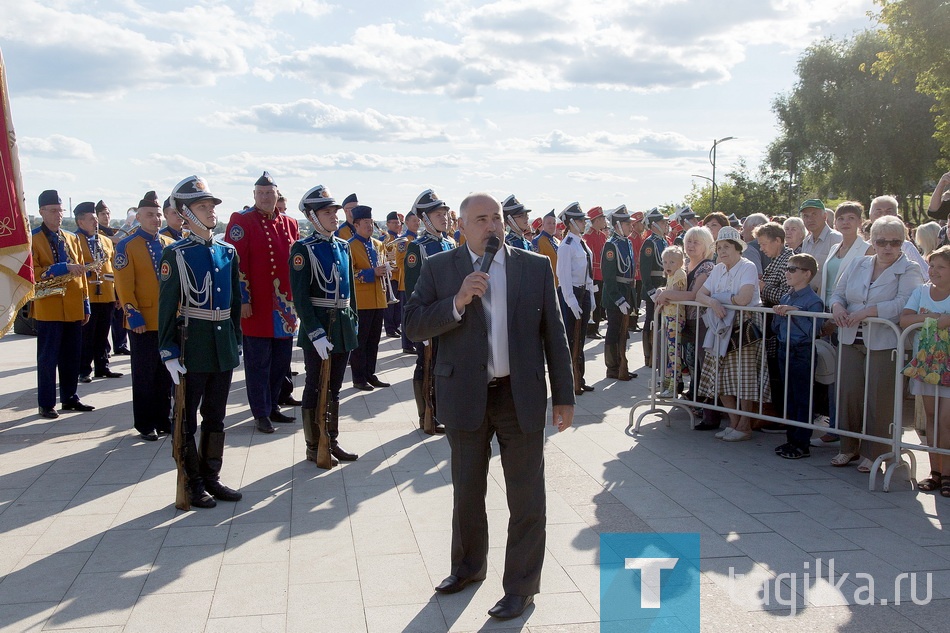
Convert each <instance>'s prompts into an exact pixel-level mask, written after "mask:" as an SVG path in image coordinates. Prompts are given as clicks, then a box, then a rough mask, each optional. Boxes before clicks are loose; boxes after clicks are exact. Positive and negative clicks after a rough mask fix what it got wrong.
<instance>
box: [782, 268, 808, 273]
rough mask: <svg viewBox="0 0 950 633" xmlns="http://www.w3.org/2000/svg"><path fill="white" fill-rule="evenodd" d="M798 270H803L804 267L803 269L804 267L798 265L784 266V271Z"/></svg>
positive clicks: (793, 271)
mask: <svg viewBox="0 0 950 633" xmlns="http://www.w3.org/2000/svg"><path fill="white" fill-rule="evenodd" d="M800 270H805V269H804V268H801V267H799V266H786V267H785V272H787V273H797V272H798V271H800Z"/></svg>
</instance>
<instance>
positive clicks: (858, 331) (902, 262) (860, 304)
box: [831, 216, 923, 472]
mask: <svg viewBox="0 0 950 633" xmlns="http://www.w3.org/2000/svg"><path fill="white" fill-rule="evenodd" d="M905 239H907V229H906V228H905V227H904V223H903V222H902V221H901V220H900V218H897V217H894V216H884V217H881V218H878V219H877V220H875V221H874V224H872V225H871V244H872V245H873V246H874V249H875V251H876V254H875V255H873V256H867V257H862V258H860V259H858V260H857V261H855V262H854V264H853V265H851V267H850V268H848V269H847V270H845V271H844V273H842V275H841V277H840V278H839V279H838V283H837V285H836V286H835V291H834V293H833V294H832V296H831V313H832V315H834V321H835V324H836V325H837V326H838V328H839V330H838V338H839V340H840V341H841V348H840V349H841V358H840V365H841V366H842V367H846V368H847V371H842V372H840V379H841V384H840V385H839V396H840V400H839V402H838V428H839V429H841V430H843V431H854V432H860V431H862V420H864V419H865V418H864V414H865V407H864V398H865V381H866V382H867V396H868V403H867V418H866V426H865V427H864V432H865V433H866V434H868V435H873V436H877V437H882V438H886V437H888V436H889V431H888V427H889V425H890V423H891V422H892V419H893V415H892V414H893V411H894V375H895V371H896V361H895V360H893V359H892V354H893V350H894V348H895V347H896V345H897V336H896V334H895V330H893V329H891V328H889V327H887V326H885V325H883V324H875V323H870V324H863V325H862V321H863V320H864V319H867V318H869V317H878V318H881V319H887V320H889V321H892V322H894V324H895V325H896V324H897V323H898V322H899V320H900V314H901V310H903V309H904V306H905V305H906V304H907V300H908V299H909V298H910V295H911V293H913V292H914V289H916V288H917V287H918V286H920V285H921V284H922V283H923V276H922V275H921V272H920V266H918V265H917V263H916V262H912V261H910V260H908V259H907V257H906V256H905V255H904V254H903V253H902V252H901V246H902V245H903V243H904V240H905ZM852 248H853V247H852ZM885 452H887V445H885V444H881V443H878V442H863V443H862V442H860V440H858V439H855V438H850V437H844V436H842V437H841V452H840V453H839V454H838V455H836V456H835V457H834V459H832V460H831V465H832V466H846V465H848V464H849V463H850V462H852V461H854V460H856V459H858V457H863V458H864V461H862V462H861V464H860V465H859V466H858V470H859V471H861V472H870V467H871V464H872V462H873V461H874V460H875V459H876V458H877V457H878V456H879V455H881V454H883V453H885Z"/></svg>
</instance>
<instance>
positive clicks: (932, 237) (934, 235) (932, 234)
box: [914, 222, 940, 258]
mask: <svg viewBox="0 0 950 633" xmlns="http://www.w3.org/2000/svg"><path fill="white" fill-rule="evenodd" d="M939 236H940V225H939V224H937V223H936V222H928V223H927V224H921V225H920V226H918V227H917V231H916V234H915V235H914V242H915V243H916V244H917V248H919V249H920V254H921V255H923V256H924V257H925V258H927V257H929V256H930V254H931V253H932V252H934V250H935V249H936V248H937V241H938V238H939Z"/></svg>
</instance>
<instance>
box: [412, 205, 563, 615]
mask: <svg viewBox="0 0 950 633" xmlns="http://www.w3.org/2000/svg"><path fill="white" fill-rule="evenodd" d="M459 211H460V213H461V216H460V220H459V224H460V227H461V231H462V233H463V234H464V235H465V245H464V246H462V247H459V248H456V249H454V250H451V251H446V252H444V253H438V254H436V255H432V256H431V257H429V258H428V259H426V261H425V264H424V266H423V268H422V272H421V276H420V278H419V281H418V282H417V283H416V286H415V290H414V292H413V293H412V296H411V297H410V298H409V302H408V304H407V305H406V312H405V319H404V326H405V329H406V332H407V333H408V335H409V338H410V339H412V340H414V341H424V340H426V339H429V338H433V337H436V336H437V337H439V352H438V355H437V357H436V359H435V364H434V367H433V374H434V376H435V381H436V382H435V393H436V399H437V402H436V409H437V410H438V411H439V420H440V421H441V422H442V423H443V424H444V425H445V428H446V436H447V437H448V439H449V445H450V447H451V454H452V485H453V488H454V508H453V511H452V569H451V574H450V575H449V576H448V577H447V578H446V579H445V580H444V581H443V582H442V584H440V585H439V586H438V587H436V591H438V592H440V593H455V592H457V591H461V590H462V589H464V588H465V587H466V586H467V585H469V584H471V583H474V582H479V581H481V580H484V579H485V573H486V571H487V569H488V562H487V556H488V519H487V515H486V513H485V493H486V489H487V478H488V461H489V458H490V457H491V440H492V436H493V435H497V436H498V444H499V446H500V447H501V463H502V467H503V468H504V473H505V484H506V488H507V491H508V507H509V509H510V511H511V518H510V520H509V522H508V547H507V552H506V556H505V571H504V577H503V586H504V589H505V596H504V597H503V598H502V599H501V600H499V601H498V604H496V605H495V606H494V607H492V609H491V610H489V612H488V613H489V615H491V616H493V617H495V618H499V619H509V618H514V617H517V616H519V615H521V614H522V613H523V612H524V610H525V609H526V608H527V607H528V605H530V604H531V603H532V602H533V601H534V595H535V594H536V593H538V591H539V590H540V579H541V564H542V562H543V560H544V542H545V496H544V453H543V450H544V416H545V410H546V408H547V389H546V385H545V378H544V374H545V371H544V365H545V362H547V368H548V377H549V379H550V381H551V392H552V403H553V406H552V423H553V424H554V426H556V427H557V429H558V431H563V430H564V429H566V428H567V427H569V426H570V425H571V422H572V421H573V419H574V380H573V374H572V373H571V358H570V353H569V351H568V347H567V336H566V335H565V333H564V325H563V322H562V321H561V315H560V311H559V309H558V305H557V293H556V292H555V288H554V274H553V273H552V271H551V265H550V263H549V261H548V259H547V258H546V257H544V256H542V255H537V254H535V253H532V252H530V251H525V250H521V249H513V248H510V247H508V246H506V245H505V244H504V221H503V220H502V214H501V205H500V204H499V203H498V201H497V200H495V199H494V198H492V197H491V196H490V195H488V194H484V193H476V194H472V195H470V196H468V197H467V198H466V199H465V200H464V201H462V204H461V205H460V206H459ZM492 235H494V236H495V237H497V238H498V239H499V240H501V244H502V246H501V248H499V249H498V253H497V254H496V255H495V257H494V259H492V260H491V264H490V268H489V269H488V273H487V274H486V273H484V272H481V271H480V270H479V269H480V268H481V264H482V261H481V258H482V255H484V253H485V245H486V243H487V242H488V239H489V237H491V236H492Z"/></svg>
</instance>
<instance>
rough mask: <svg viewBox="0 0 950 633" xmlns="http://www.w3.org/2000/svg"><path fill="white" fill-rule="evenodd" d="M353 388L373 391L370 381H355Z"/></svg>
mask: <svg viewBox="0 0 950 633" xmlns="http://www.w3.org/2000/svg"><path fill="white" fill-rule="evenodd" d="M353 388H354V389H358V390H360V391H372V390H373V385H371V384H369V383H368V382H354V383H353Z"/></svg>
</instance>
